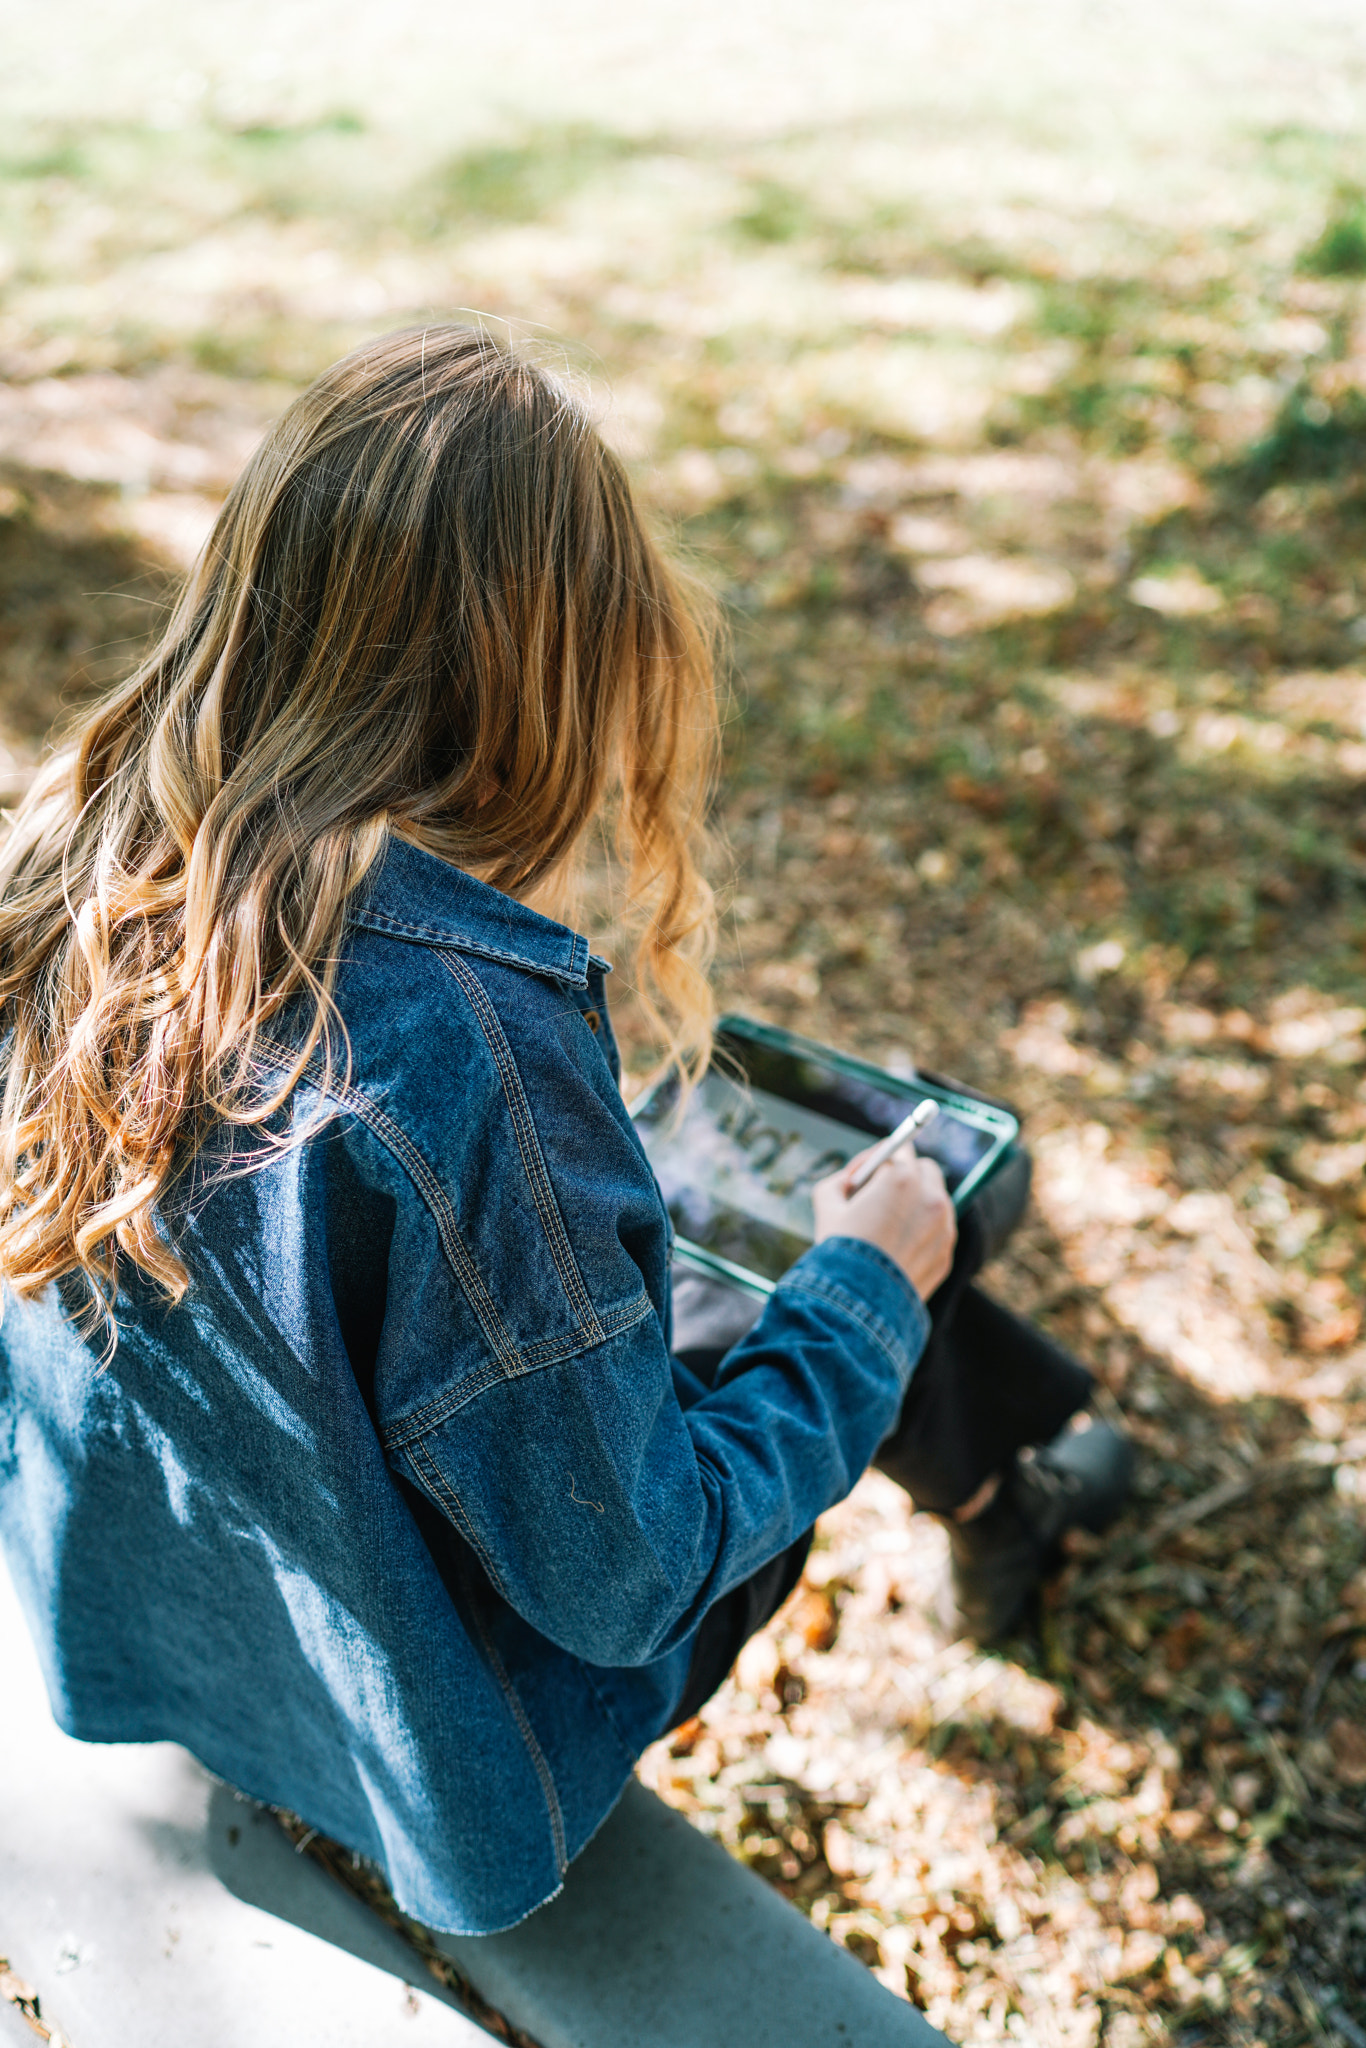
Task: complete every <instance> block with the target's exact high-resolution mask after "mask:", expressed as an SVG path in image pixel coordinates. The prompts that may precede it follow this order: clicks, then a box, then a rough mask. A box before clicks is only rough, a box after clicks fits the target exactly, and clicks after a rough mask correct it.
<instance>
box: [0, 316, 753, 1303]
mask: <svg viewBox="0 0 1366 2048" xmlns="http://www.w3.org/2000/svg"><path fill="white" fill-rule="evenodd" d="M717 731H718V724H717V709H716V700H715V693H714V687H713V681H712V665H711V615H710V612H709V610H708V607H707V606H706V604H705V602H704V601H703V600H702V599H701V598H700V597H699V596H698V594H697V593H696V591H695V590H694V589H693V588H692V587H691V586H690V584H689V583H688V582H687V581H686V580H685V579H684V578H683V577H682V576H681V575H680V573H679V571H678V570H677V569H675V568H674V567H672V566H670V564H669V563H668V562H667V561H666V560H665V558H664V556H663V554H662V553H661V551H660V550H659V548H658V547H657V546H656V545H655V543H654V542H653V541H652V540H651V538H650V536H649V534H648V532H647V531H646V529H645V526H644V524H643V523H642V520H641V517H640V514H639V512H638V509H637V507H636V505H635V503H634V500H633V497H632V493H631V487H630V484H629V482H628V480H627V477H626V475H625V472H624V471H623V469H622V467H621V465H620V463H619V462H618V461H617V459H616V458H615V456H614V455H613V454H612V453H611V452H610V451H609V450H608V449H607V448H606V447H605V446H604V445H603V442H602V441H601V439H600V438H599V436H598V434H597V432H596V431H595V429H594V427H593V425H592V423H591V421H590V420H589V419H588V417H587V415H586V414H585V412H584V410H583V409H582V408H581V406H579V405H578V404H577V403H576V402H575V401H574V400H573V399H572V398H571V397H570V396H569V395H568V394H567V393H566V392H565V391H564V390H563V389H562V388H561V387H560V386H559V384H558V383H557V382H556V381H554V380H553V379H551V378H550V377H548V376H546V375H545V374H544V373H543V372H542V371H540V370H539V369H538V368H536V367H535V366H534V365H532V364H531V363H529V362H527V361H525V360H524V359H523V358H521V357H520V356H519V355H518V354H516V353H515V352H513V351H512V350H510V349H508V348H506V347H504V346H502V345H500V344H499V343H497V342H495V340H494V339H493V338H492V337H491V336H489V335H488V334H487V333H485V332H483V331H480V330H476V329H471V328H466V327H457V326H443V327H437V328H428V329H426V330H424V331H422V332H412V333H403V334H395V335H390V336H388V337H386V338H385V339H383V340H381V341H378V342H375V343H372V344H370V345H369V346H366V347H364V348H361V349H359V350H357V351H356V352H355V353H354V354H352V355H349V356H347V357H345V358H344V359H343V360H342V361H341V362H340V363H337V364H335V365H334V366H333V368H332V369H330V370H328V371H327V372H326V373H325V374H324V375H323V376H322V377H320V378H319V379H318V381H317V382H316V383H315V384H314V385H312V386H311V388H310V389H309V390H308V391H306V392H305V393H304V394H303V395H302V397H300V398H299V399H298V400H297V401H296V402H295V403H294V404H293V405H292V406H291V407H290V408H289V410H288V411H287V412H286V413H285V414H284V416H283V418H282V419H281V420H280V421H279V423H278V425H277V426H276V427H275V428H274V430H273V431H272V432H271V433H270V434H269V435H267V437H266V439H265V441H264V442H263V443H262V445H261V447H260V448H259V449H258V450H257V452H256V454H255V455H254V456H253V458H252V460H251V461H250V462H249V463H248V465H247V468H246V470H245V471H244V473H243V475H242V476H241V478H240V479H239V480H238V483H237V484H236V486H235V488H234V489H233V491H232V493H231V495H230V496H229V498H228V500H227V502H226V504H225V505H224V507H223V510H222V512H221V513H220V515H219V518H218V521H217V524H216V525H215V527H214V530H213V533H212V536H211V537H210V539H209V541H208V543H207V545H206V547H205V549H204V552H203V554H202V556H201V558H200V560H199V562H198V564H197V566H196V568H195V569H194V571H193V572H192V574H191V576H190V578H189V581H188V584H187V586H186V588H185V590H184V592H183V594H182V596H181V598H180V601H179V603H178V605H177V606H176V609H175V611H174V613H173V615H172V617H171V619H170V622H169V625H168V627H167V630H166V632H165V633H164V635H163V636H162V638H161V640H160V642H159V644H158V645H157V646H156V648H155V649H154V650H153V652H152V653H151V654H150V655H149V656H148V658H147V659H146V661H145V662H144V663H143V664H142V666H141V667H140V668H139V669H138V670H137V672H136V674H134V675H133V676H132V677H130V678H129V680H128V681H127V682H126V683H124V684H123V685H122V686H120V687H119V688H117V689H116V690H114V691H113V692H112V693H111V694H110V695H109V696H108V697H107V698H106V699H105V700H104V701H102V702H100V703H99V704H98V705H97V706H96V707H95V708H94V709H93V710H91V711H89V712H88V713H87V714H86V715H85V716H84V717H83V719H82V720H81V721H80V724H79V725H78V727H77V728H76V729H75V731H74V732H73V733H72V734H71V735H70V738H69V741H68V743H67V744H66V745H65V746H64V747H63V748H62V750H61V751H60V752H59V753H58V754H56V755H55V756H54V758H53V759H52V760H51V761H50V762H49V764H48V765H47V767H46V768H45V770H44V771H43V772H42V774H41V775H40V776H39V778H38V780H37V781H36V783H35V785H34V787H33V789H32V790H31V791H30V793H29V795H28V797H27V799H26V800H25V802H24V804H23V806H22V807H21V809H20V810H19V812H18V814H17V816H16V818H15V820H14V822H13V825H12V827H11V830H10V835H9V839H8V842H7V844H6V845H5V847H4V849H3V852H0V1032H3V1050H2V1051H0V1057H2V1058H3V1062H4V1095H3V1103H2V1104H0V1279H3V1280H4V1281H6V1282H8V1284H9V1285H10V1286H11V1287H13V1288H14V1289H15V1290H16V1292H18V1293H19V1294H21V1295H32V1294H36V1293H37V1292H39V1291H40V1290H41V1289H42V1288H43V1287H44V1286H45V1285H46V1284H47V1283H48V1282H49V1281H51V1280H53V1279H56V1278H59V1277H60V1276H62V1275H64V1274H67V1273H71V1272H73V1271H75V1270H76V1269H80V1270H81V1271H83V1272H84V1274H85V1275H86V1276H87V1278H88V1279H89V1281H90V1282H91V1284H92V1286H93V1288H94V1291H95V1297H96V1301H97V1303H98V1304H100V1305H101V1306H102V1307H103V1310H104V1312H105V1314H106V1316H108V1315H109V1314H110V1313H111V1311H112V1304H113V1300H114V1296H115V1294H116V1291H117V1285H118V1263H119V1253H120V1252H122V1253H124V1254H126V1255H127V1257H128V1258H130V1259H132V1260H133V1261H135V1263H136V1264H137V1265H138V1266H139V1267H140V1268H141V1269H142V1270H143V1271H144V1272H145V1273H147V1274H148V1275H150V1276H151V1277H152V1278H153V1279H154V1280H155V1281H157V1282H159V1283H160V1284H161V1286H162V1287H164V1288H165V1289H166V1291H167V1293H168V1294H169V1295H170V1296H171V1297H172V1298H173V1299H175V1300H179V1299H180V1298H181V1296H182V1295H183V1294H184V1292H185V1290H186V1286H187V1284H188V1281H187V1274H186V1271H185V1268H184V1265H183V1264H182V1262H181V1260H180V1259H179V1257H178V1256H177V1253H176V1250H175V1247H174V1244H173V1242H172V1241H171V1239H170V1237H169V1236H168V1234H167V1232H166V1229H165V1226H164V1224H162V1223H161V1222H160V1221H159V1216H158V1211H157V1202H158V1198H159V1197H160V1196H161V1195H162V1193H163V1191H164V1190H165V1189H166V1187H167V1184H168V1181H169V1180H170V1178H171V1177H172V1175H173V1174H175V1173H176V1172H177V1171H178V1170H179V1169H180V1167H181V1166H182V1165H183V1164H184V1163H185V1162H186V1161H188V1159H190V1158H191V1157H193V1154H194V1152H195V1150H196V1149H197V1147H198V1146H199V1145H201V1144H202V1142H203V1140H204V1137H205V1136H206V1134H207V1132H208V1131H209V1129H210V1128H211V1127H212V1126H213V1125H214V1124H215V1123H216V1122H219V1121H226V1122H228V1123H233V1124H240V1125H248V1126H257V1127H259V1126H261V1125H263V1124H265V1123H266V1122H267V1121H268V1120H269V1119H270V1118H271V1116H272V1115H273V1114H274V1112H275V1110H276V1109H277V1108H278V1107H279V1105H280V1104H281V1103H282V1102H283V1101H284V1100H285V1099H286V1097H287V1096H288V1095H289V1093H290V1092H291V1090H292V1089H293V1087H294V1085H295V1083H296V1082H297V1080H298V1078H299V1075H300V1073H301V1072H302V1070H303V1068H304V1066H305V1064H306V1063H307V1062H308V1060H309V1059H310V1058H311V1057H312V1056H313V1054H314V1053H315V1051H317V1050H318V1048H319V1047H320V1046H321V1048H322V1057H323V1059H324V1061H325V1062H326V1063H327V1064H328V1065H329V1066H330V1065H331V1063H332V1061H333V1059H334V1056H335V1053H336V1041H337V1037H338V1033H337V1025H338V1023H339V1021H340V1020H338V1019H337V1017H336V1015H335V1011H334V1006H333V1003H332V987H333V981H334V977H335V969H336V960H337V956H338V951H339V947H340V942H341V935H342V928H343V925H344V922H345V918H346V908H347V903H348V900H349V899H350V897H351V896H352V894H353V893H354V891H355V890H356V889H357V887H358V886H359V885H360V883H361V882H362V881H363V880H364V878H365V876H366V875H367V873H368V872H369V870H370V869H371V868H372V866H373V865H374V863H375V861H376V859H377V858H378V856H379V855H380V853H381V852H382V850H383V847H384V844H385V841H386V839H387V837H388V835H389V834H390V833H391V832H395V833H399V834H401V835H403V836H404V837H407V838H410V839H412V840H413V841H415V842H416V843H417V844H418V845H420V846H422V847H425V848H426V849H428V850H429V851H430V852H433V853H435V854H438V855H440V856H442V857H443V858H445V859H447V860H450V861H453V862H455V863H457V864H458V865H459V866H461V867H463V868H465V869H467V870H470V871H472V872H474V873H476V874H478V875H480V876H481V877H482V878H483V879H485V880H486V881H489V882H491V883H493V884H494V885H495V886H496V887H498V888H500V889H503V890H506V891H508V892H509V893H511V894H513V895H516V896H518V897H521V898H522V899H524V900H545V899H546V898H547V894H548V892H549V891H552V890H553V889H554V888H555V886H556V883H557V880H562V879H563V877H564V876H565V875H566V874H567V873H570V872H572V870H573V869H574V865H575V863H574V855H575V853H576V850H577V849H578V848H579V847H580V845H581V844H582V842H583V840H584V836H585V833H586V831H587V829H588V827H589V826H590V825H591V824H592V823H593V822H594V820H595V819H597V818H599V817H600V816H601V815H602V814H603V812H604V810H605V809H614V812H615V838H616V846H617V851H618V854H619V856H620V858H621V860H622V862H623V865H624V867H625V869H626V873H627V892H628V897H629V900H630V901H631V902H632V903H633V904H634V905H635V906H636V908H637V911H638V915H639V918H640V923H641V931H640V937H639V944H638V948H637V954H636V980H637V984H638V989H639V993H640V995H641V997H642V999H643V1000H644V1002H645V1004H646V1007H647V1010H648V1011H649V1013H650V1014H651V1016H652V1018H653V1021H654V1023H655V1025H656V1027H657V1028H658V1029H659V1031H660V1034H661V1037H662V1038H663V1039H664V1040H665V1042H666V1043H667V1045H668V1047H669V1054H670V1056H671V1057H672V1058H673V1059H674V1060H675V1061H676V1063H677V1064H678V1066H679V1067H680V1069H682V1070H683V1071H684V1072H685V1073H688V1072H696V1071H697V1070H698V1068H699V1067H700V1065H701V1064H703V1063H704V1062H705V1059H706V1055H707V1051H708V1048H709V1045H710V1033H711V1022H712V1004H711V996H710V992H709V988H708V984H707V978H706V968H707V965H708V961H709V957H710V952H711V946H712V943H713V938H714V930H715V918H714V911H713V906H712V898H711V892H710V890H709V888H708V886H707V884H706V882H705V880H704V878H703V876H702V873H701V871H700V866H699V860H698V848H699V844H700V841H701V838H702V835H703V832H704V826H705V809H706V804H707V800H708V794H709V788H710V783H711V779H712V776H713V773H714V769H715V763H716V752H717ZM560 900H563V891H561V892H560ZM301 997H302V998H303V999H304V1000H305V1010H306V1012H307V1013H309V1014H311V1023H310V1024H309V1026H308V1028H307V1030H306V1031H305V1033H304V1037H303V1042H302V1044H301V1046H300V1048H299V1055H298V1059H297V1062H296V1064H295V1066H294V1069H293V1071H292V1072H291V1073H290V1074H289V1075H288V1076H287V1078H286V1079H285V1081H284V1083H283V1084H282V1085H279V1086H275V1087H272V1088H270V1089H268V1090H264V1091H263V1089H262V1087H261V1086H260V1085H259V1082H258V1081H257V1080H256V1079H255V1078H254V1076H253V1067H252V1055H253V1047H254V1045H255V1042H256V1039H257V1034H258V1032H260V1031H261V1029H262V1027H263V1026H264V1025H265V1024H266V1023H267V1022H268V1021H269V1020H270V1018H271V1017H272V1016H273V1015H274V1014H275V1013H276V1012H278V1011H279V1010H280V1008H281V1007H282V1006H283V1005H284V1004H285V1003H287V1002H290V1001H291V1000H294V1001H297V1000H298V999H300V998H301ZM310 1006H311V1009H310ZM342 1036H343V1039H344V1033H343V1034H342ZM110 1327H111V1331H112V1323H111V1325H110Z"/></svg>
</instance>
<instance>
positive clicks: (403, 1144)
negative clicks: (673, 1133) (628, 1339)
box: [255, 1037, 522, 1372]
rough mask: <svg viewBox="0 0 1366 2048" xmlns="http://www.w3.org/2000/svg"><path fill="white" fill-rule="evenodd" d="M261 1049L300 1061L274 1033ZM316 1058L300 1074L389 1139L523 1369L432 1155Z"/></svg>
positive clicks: (287, 1061) (490, 1331) (493, 1336)
mask: <svg viewBox="0 0 1366 2048" xmlns="http://www.w3.org/2000/svg"><path fill="white" fill-rule="evenodd" d="M255 1053H256V1057H257V1058H258V1059H260V1060H261V1061H262V1062H263V1064H265V1065H266V1066H270V1067H274V1068H275V1069H276V1070H277V1071H280V1070H283V1071H284V1072H286V1073H288V1071H289V1070H290V1068H291V1067H292V1066H293V1064H294V1061H293V1058H292V1056H291V1054H290V1052H289V1050H288V1048H287V1047H286V1046H282V1045H278V1044H277V1043H276V1041H275V1040H274V1039H272V1038H265V1037H262V1038H258V1039H257V1041H256V1047H255ZM316 1058H317V1055H316V1054H315V1055H314V1058H313V1059H311V1060H310V1061H309V1063H308V1065H307V1066H306V1067H305V1069H304V1071H303V1073H302V1075H301V1076H300V1079H301V1080H304V1081H307V1082H309V1083H310V1084H311V1086H313V1087H315V1088H317V1089H319V1090H320V1091H321V1092H322V1093H323V1094H325V1095H328V1096H330V1097H331V1098H332V1100H333V1101H335V1102H338V1103H340V1104H342V1105H343V1107H345V1108H346V1109H349V1110H350V1111H351V1112H352V1114H353V1115H355V1116H357V1117H359V1118H360V1120H361V1122H362V1123H363V1124H364V1125H365V1126H366V1128H367V1130H369V1131H371V1132H372V1133H373V1134H374V1136H375V1137H376V1138H377V1139H378V1140H379V1142H380V1144H381V1145H383V1147H384V1149H385V1151H386V1152H388V1153H389V1154H390V1155H391V1157H392V1158H394V1159H396V1160H397V1162H398V1164H399V1165H400V1166H401V1167H402V1168H403V1171H404V1172H405V1173H406V1174H407V1176H408V1178H409V1180H410V1181H411V1182H412V1184H413V1186H414V1187H415V1188H416V1190H417V1192H418V1194H419V1195H420V1196H421V1198H422V1200H423V1202H424V1203H425V1204H426V1206H427V1209H428V1210H429V1212H430V1214H431V1216H432V1220H433V1221H434V1222H435V1224H436V1229H437V1235H438V1237H439V1238H440V1240H441V1248H442V1250H443V1251H444V1252H445V1254H446V1258H447V1260H448V1261H449V1263H450V1267H451V1271H452V1272H453V1273H454V1274H455V1277H456V1279H457V1280H458V1281H459V1282H460V1285H461V1288H462V1289H463V1291H464V1295H465V1299H466V1300H467V1301H468V1302H469V1305H470V1307H471V1308H472V1309H473V1310H474V1313H475V1315H476V1316H477V1317H478V1319H479V1325H480V1328H481V1329H482V1330H483V1332H484V1335H485V1337H486V1338H487V1339H488V1342H489V1345H490V1347H491V1349H492V1350H493V1351H494V1353H495V1355H496V1356H497V1357H498V1358H500V1359H501V1360H502V1361H503V1364H504V1366H505V1368H507V1369H508V1370H510V1371H513V1372H517V1371H520V1370H521V1369H522V1357H521V1353H520V1352H519V1351H518V1348H517V1345H516V1344H515V1343H514V1341H513V1338H512V1333H511V1332H510V1330H509V1329H508V1327H507V1325H506V1323H505V1322H504V1321H503V1319H502V1317H501V1316H500V1315H499V1313H498V1309H497V1306H496V1304H495V1303H494V1300H493V1297H492V1295H491V1294H490V1293H489V1291H488V1289H487V1287H485V1285H484V1282H483V1279H482V1277H481V1275H480V1272H479V1268H478V1267H477V1266H476V1264H475V1262H474V1259H473V1257H472V1256H471V1254H470V1249H469V1246H468V1245H467V1244H466V1243H465V1240H464V1238H463V1237H462V1236H461V1234H460V1226H459V1224H458V1223H457V1222H456V1220H455V1211H454V1210H453V1209H452V1207H451V1204H450V1201H449V1200H448V1198H447V1195H446V1191H445V1189H444V1188H443V1187H442V1185H441V1183H440V1181H439V1180H438V1179H437V1177H436V1175H435V1174H434V1173H433V1171H432V1169H431V1167H430V1166H429V1165H428V1163H427V1161H426V1159H425V1158H424V1157H423V1155H422V1154H421V1152H419V1150H418V1148H417V1146H416V1145H414V1143H413V1142H412V1140H411V1138H409V1136H408V1135H407V1133H406V1131H404V1130H403V1128H402V1127H401V1126H400V1125H399V1124H396V1123H395V1122H394V1119H393V1118H392V1117H391V1116H387V1115H386V1114H385V1112H384V1111H383V1110H382V1109H381V1108H380V1107H379V1105H378V1104H377V1103H374V1102H371V1100H370V1098H369V1097H368V1096H366V1095H362V1094H361V1092H360V1090H359V1089H358V1088H353V1087H352V1086H351V1084H350V1082H349V1081H339V1080H338V1079H337V1078H336V1076H335V1075H334V1076H333V1077H332V1078H331V1080H329V1081H328V1082H327V1083H326V1085H325V1086H324V1083H323V1077H322V1075H321V1073H320V1072H317V1071H315V1069H314V1061H315V1060H316Z"/></svg>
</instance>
